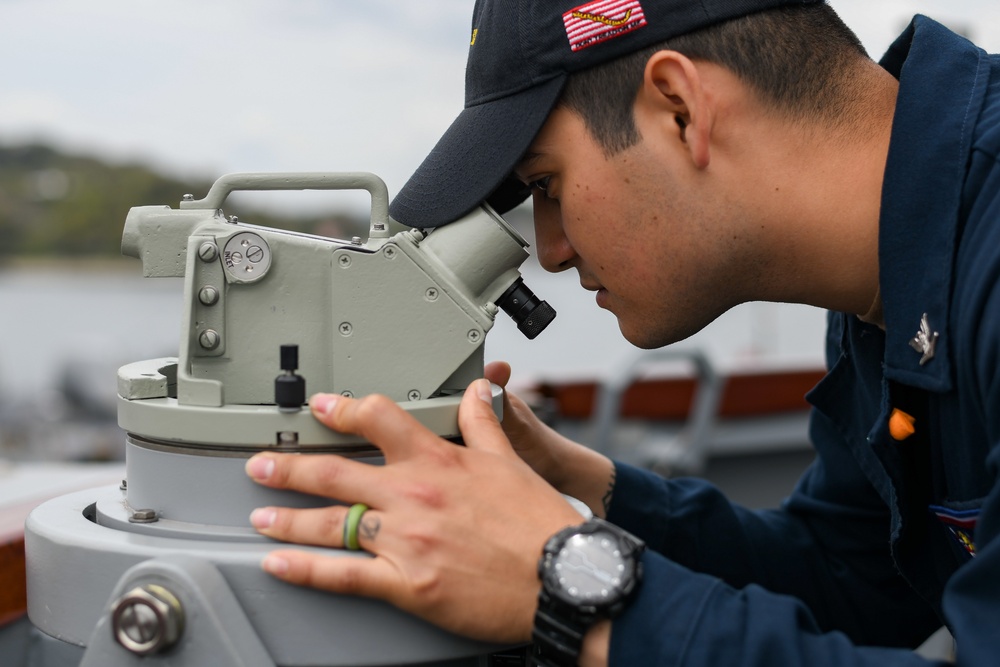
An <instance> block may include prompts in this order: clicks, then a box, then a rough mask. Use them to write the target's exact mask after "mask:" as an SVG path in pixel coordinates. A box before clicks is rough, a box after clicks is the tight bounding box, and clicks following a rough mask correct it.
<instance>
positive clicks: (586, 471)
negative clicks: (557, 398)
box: [484, 361, 615, 518]
mask: <svg viewBox="0 0 1000 667" xmlns="http://www.w3.org/2000/svg"><path fill="white" fill-rule="evenodd" d="M484 374H485V375H486V378H487V379H489V380H490V381H492V382H493V383H494V384H497V385H500V386H501V387H506V386H507V383H508V382H509V381H510V365H509V364H507V363H506V362H502V361H495V362H493V363H490V364H487V365H486V368H485V371H484ZM503 430H504V433H506V434H507V437H508V438H509V439H510V442H511V444H512V445H513V447H514V451H516V452H517V455H518V456H520V457H521V458H522V459H524V462H525V463H527V464H528V465H529V466H531V468H532V470H534V471H535V472H537V473H538V474H539V475H541V476H542V477H543V478H544V479H545V480H546V481H547V482H548V483H549V484H551V485H552V486H554V487H555V488H556V489H558V490H559V491H560V492H561V493H564V494H566V495H567V496H571V497H573V498H576V499H577V500H580V501H581V502H583V503H585V504H586V505H587V506H588V507H589V508H590V510H591V511H592V512H593V513H594V514H595V515H596V516H599V517H602V518H603V517H605V516H607V513H608V505H609V504H610V502H611V494H612V491H613V490H614V481H615V468H614V464H613V463H612V462H611V460H610V459H608V458H607V457H606V456H604V455H603V454H600V453H598V452H595V451H594V450H592V449H590V448H589V447H586V446H584V445H581V444H579V443H576V442H573V441H572V440H570V439H569V438H566V437H565V436H563V435H561V434H559V433H557V432H556V431H555V430H553V429H552V428H550V427H549V426H548V425H546V424H544V423H542V421H541V420H540V419H539V418H538V417H537V416H536V415H535V413H534V412H533V411H532V410H531V408H530V407H528V405H527V404H526V403H525V402H524V401H522V400H521V399H520V398H518V397H517V396H515V395H513V394H511V393H510V392H507V391H504V396H503Z"/></svg>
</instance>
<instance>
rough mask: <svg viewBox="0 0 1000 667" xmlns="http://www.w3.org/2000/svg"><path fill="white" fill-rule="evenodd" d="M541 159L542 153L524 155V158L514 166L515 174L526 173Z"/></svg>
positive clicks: (529, 152)
mask: <svg viewBox="0 0 1000 667" xmlns="http://www.w3.org/2000/svg"><path fill="white" fill-rule="evenodd" d="M540 157H542V154H541V153H534V152H531V151H528V152H527V153H525V154H524V157H522V158H521V159H520V160H519V161H518V162H517V164H515V165H514V172H515V173H520V172H524V171H527V170H529V169H531V166H532V165H533V164H534V163H535V162H537V161H538V159H539V158H540Z"/></svg>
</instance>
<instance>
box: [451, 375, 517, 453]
mask: <svg viewBox="0 0 1000 667" xmlns="http://www.w3.org/2000/svg"><path fill="white" fill-rule="evenodd" d="M458 428H459V430H461V432H462V439H463V440H464V441H465V446H466V447H468V448H469V449H479V450H484V451H491V452H494V453H496V454H504V455H513V449H512V448H511V446H510V442H509V441H508V440H507V436H506V435H504V432H503V428H502V427H501V426H500V422H499V421H497V416H496V414H495V413H494V412H493V397H492V392H491V390H490V383H489V381H488V380H476V381H475V382H473V383H472V384H470V385H469V387H468V389H466V390H465V395H464V396H463V397H462V403H461V404H460V405H459V406H458Z"/></svg>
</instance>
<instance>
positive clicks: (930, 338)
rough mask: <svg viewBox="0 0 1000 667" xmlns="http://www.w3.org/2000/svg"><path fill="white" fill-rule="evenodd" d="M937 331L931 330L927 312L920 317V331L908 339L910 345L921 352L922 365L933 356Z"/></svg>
mask: <svg viewBox="0 0 1000 667" xmlns="http://www.w3.org/2000/svg"><path fill="white" fill-rule="evenodd" d="M937 341H938V332H937V331H931V324H930V322H929V321H928V319H927V313H924V316H923V317H921V318H920V331H918V332H917V335H916V336H914V337H913V338H912V339H911V340H910V347H912V348H913V349H914V350H916V351H917V352H920V353H921V355H922V356H921V357H920V365H921V366H923V365H924V364H926V363H927V362H928V361H930V360H931V359H933V358H934V347H935V346H936V345H937Z"/></svg>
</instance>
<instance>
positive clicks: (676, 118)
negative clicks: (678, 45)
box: [636, 51, 715, 169]
mask: <svg viewBox="0 0 1000 667" xmlns="http://www.w3.org/2000/svg"><path fill="white" fill-rule="evenodd" d="M636 105H637V106H636V112H637V114H638V113H644V114H645V113H648V114H651V116H650V118H651V119H653V121H654V125H653V127H655V128H659V131H661V132H663V133H664V136H665V137H666V138H668V139H673V140H678V141H680V142H682V143H683V144H684V145H685V146H686V148H687V150H688V152H689V153H690V155H691V160H692V162H693V163H694V166H695V167H697V168H698V169H705V168H706V167H708V164H709V162H710V161H711V150H710V143H709V140H710V138H711V136H712V123H713V122H714V120H715V114H714V112H713V109H712V108H711V99H710V97H709V96H708V95H707V92H706V90H705V87H704V82H703V80H702V77H701V75H700V73H699V71H698V68H697V67H696V66H695V64H694V63H693V62H692V61H691V60H690V59H689V58H688V57H686V56H684V55H683V54H680V53H678V52H677V51H657V52H656V53H654V54H653V55H652V56H650V58H649V60H648V61H647V63H646V70H645V73H644V75H643V81H642V86H641V87H640V89H639V94H638V97H637V99H636Z"/></svg>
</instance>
